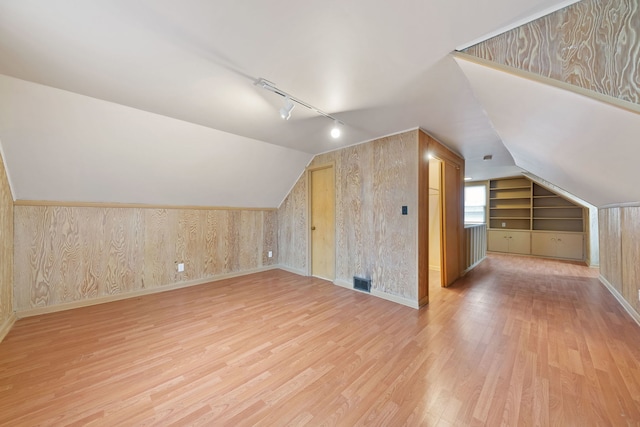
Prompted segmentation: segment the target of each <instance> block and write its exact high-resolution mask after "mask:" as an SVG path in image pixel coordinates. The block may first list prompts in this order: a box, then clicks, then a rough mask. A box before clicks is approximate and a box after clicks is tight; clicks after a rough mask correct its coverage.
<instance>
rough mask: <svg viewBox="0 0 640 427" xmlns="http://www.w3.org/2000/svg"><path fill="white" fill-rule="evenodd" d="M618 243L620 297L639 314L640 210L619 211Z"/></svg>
mask: <svg viewBox="0 0 640 427" xmlns="http://www.w3.org/2000/svg"><path fill="white" fill-rule="evenodd" d="M620 243H621V246H622V257H621V258H620V263H621V264H622V292H621V294H622V296H623V297H624V299H626V300H627V302H629V303H630V304H631V306H632V307H633V308H634V309H635V311H636V312H637V313H640V301H639V294H638V290H640V208H639V207H630V208H622V209H621V211H620Z"/></svg>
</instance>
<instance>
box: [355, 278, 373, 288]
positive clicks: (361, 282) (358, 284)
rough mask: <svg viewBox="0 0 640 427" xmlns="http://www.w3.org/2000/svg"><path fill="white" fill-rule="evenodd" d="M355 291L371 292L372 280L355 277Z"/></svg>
mask: <svg viewBox="0 0 640 427" xmlns="http://www.w3.org/2000/svg"><path fill="white" fill-rule="evenodd" d="M353 289H357V290H359V291H365V292H371V279H363V278H362V277H356V276H353Z"/></svg>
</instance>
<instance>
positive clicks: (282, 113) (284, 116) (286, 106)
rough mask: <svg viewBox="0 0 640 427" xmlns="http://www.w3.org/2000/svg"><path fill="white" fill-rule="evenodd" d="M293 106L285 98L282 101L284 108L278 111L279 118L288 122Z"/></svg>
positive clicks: (288, 99)
mask: <svg viewBox="0 0 640 427" xmlns="http://www.w3.org/2000/svg"><path fill="white" fill-rule="evenodd" d="M295 106H296V105H295V104H294V103H293V102H292V101H291V99H290V98H289V97H288V96H287V97H286V98H285V100H284V107H282V108H281V109H280V117H282V119H283V120H289V119H290V118H291V111H293V107H295Z"/></svg>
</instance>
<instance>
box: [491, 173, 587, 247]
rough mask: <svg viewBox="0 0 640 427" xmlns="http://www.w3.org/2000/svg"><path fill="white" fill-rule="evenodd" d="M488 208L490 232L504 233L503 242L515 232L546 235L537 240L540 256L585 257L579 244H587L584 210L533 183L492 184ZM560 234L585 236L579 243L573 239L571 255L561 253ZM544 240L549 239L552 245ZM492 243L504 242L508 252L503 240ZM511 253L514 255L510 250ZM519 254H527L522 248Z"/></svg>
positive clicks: (517, 179) (506, 180)
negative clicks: (585, 241) (505, 237)
mask: <svg viewBox="0 0 640 427" xmlns="http://www.w3.org/2000/svg"><path fill="white" fill-rule="evenodd" d="M488 206H489V215H488V226H489V230H492V232H495V233H502V234H499V236H502V237H501V239H502V238H504V236H511V235H510V234H504V233H512V230H515V231H518V230H519V231H521V232H523V233H529V234H531V235H533V234H535V233H538V232H539V233H543V234H542V236H539V237H536V250H535V251H533V252H535V254H537V255H540V254H543V253H546V254H547V255H548V256H557V257H560V258H574V259H578V258H576V256H578V255H576V254H582V253H583V252H582V251H581V246H580V245H581V244H582V243H580V242H583V241H584V231H585V230H584V226H585V222H586V221H585V209H584V208H583V207H582V206H579V205H576V204H575V203H573V202H571V201H570V200H568V199H565V198H564V197H562V196H560V195H559V194H556V193H554V192H553V191H551V190H549V189H547V188H545V187H543V186H541V185H538V184H536V183H533V182H531V181H530V180H529V179H528V178H524V177H515V178H503V179H496V180H491V181H489V197H488ZM544 233H547V234H544ZM559 233H566V234H567V235H574V234H577V235H580V234H582V237H581V239H580V240H575V239H574V240H575V242H574V243H573V246H572V249H571V251H570V252H568V253H569V255H567V254H566V253H565V252H562V251H563V250H564V249H563V248H564V246H562V244H561V243H560V242H563V240H562V239H560V238H559V237H558V236H559V235H560V234H559ZM496 236H498V234H496ZM544 239H549V242H551V243H548V242H547V241H546V240H544ZM493 241H494V243H495V245H498V242H501V244H502V246H501V248H502V249H500V250H501V251H504V250H505V249H504V242H502V240H499V239H495V238H494V240H493ZM576 242H577V243H576ZM507 247H509V246H508V245H507ZM552 249H553V250H552ZM490 250H491V249H490ZM545 251H547V252H548V253H547V252H545ZM509 252H513V251H511V250H510V249H509ZM516 253H524V252H523V249H522V248H520V249H518V251H517V252H516ZM561 254H562V255H561ZM579 256H582V255H579Z"/></svg>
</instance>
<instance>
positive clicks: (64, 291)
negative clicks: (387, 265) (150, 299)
mask: <svg viewBox="0 0 640 427" xmlns="http://www.w3.org/2000/svg"><path fill="white" fill-rule="evenodd" d="M14 227H15V251H14V268H15V272H14V278H15V307H16V310H17V311H18V312H20V311H28V310H31V309H35V308H40V307H55V306H58V305H61V304H69V303H75V302H79V301H87V302H88V303H90V301H91V300H92V299H96V298H101V297H108V296H114V295H126V294H128V293H132V292H139V291H144V290H154V289H157V288H161V287H163V286H167V285H175V284H178V283H182V282H189V281H199V280H205V279H215V278H216V277H218V276H224V275H229V274H239V273H243V272H249V271H253V270H257V269H261V268H264V267H267V266H271V265H276V264H277V254H278V248H277V212H276V211H275V210H226V209H225V210H206V209H151V208H148V209H144V208H110V207H103V208H100V207H71V206H19V205H18V206H15V222H14ZM270 250H271V251H273V257H272V258H268V257H267V253H268V251H270ZM178 262H184V264H185V271H184V272H182V273H178V272H177V265H176V264H177V263H178Z"/></svg>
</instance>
